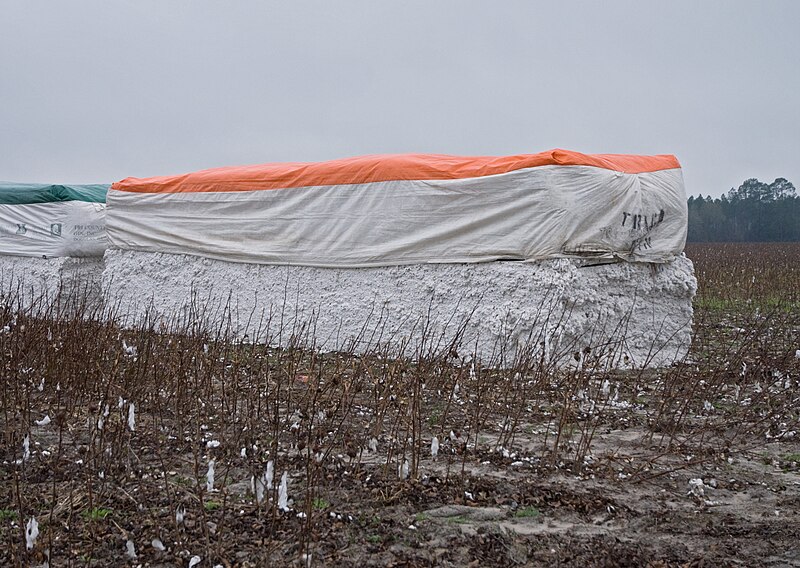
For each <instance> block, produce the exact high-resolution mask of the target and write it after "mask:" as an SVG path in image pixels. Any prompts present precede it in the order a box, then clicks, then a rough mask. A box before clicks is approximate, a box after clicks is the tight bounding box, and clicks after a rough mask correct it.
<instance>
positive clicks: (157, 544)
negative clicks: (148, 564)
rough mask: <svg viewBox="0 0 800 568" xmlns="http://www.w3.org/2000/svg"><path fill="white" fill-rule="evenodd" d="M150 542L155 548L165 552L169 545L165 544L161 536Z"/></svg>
mask: <svg viewBox="0 0 800 568" xmlns="http://www.w3.org/2000/svg"><path fill="white" fill-rule="evenodd" d="M150 544H151V545H153V548H155V549H156V550H158V551H159V552H164V551H165V550H166V549H167V547H166V546H164V543H163V542H161V539H159V538H154V539H153V542H151V543H150Z"/></svg>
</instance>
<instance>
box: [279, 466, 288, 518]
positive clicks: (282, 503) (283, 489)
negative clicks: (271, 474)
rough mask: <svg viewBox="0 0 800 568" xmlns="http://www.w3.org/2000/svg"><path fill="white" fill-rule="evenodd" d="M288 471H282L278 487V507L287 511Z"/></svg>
mask: <svg viewBox="0 0 800 568" xmlns="http://www.w3.org/2000/svg"><path fill="white" fill-rule="evenodd" d="M288 485H289V472H287V471H284V472H283V475H282V476H281V485H280V487H278V509H280V510H281V511H284V512H288V511H289V488H288Z"/></svg>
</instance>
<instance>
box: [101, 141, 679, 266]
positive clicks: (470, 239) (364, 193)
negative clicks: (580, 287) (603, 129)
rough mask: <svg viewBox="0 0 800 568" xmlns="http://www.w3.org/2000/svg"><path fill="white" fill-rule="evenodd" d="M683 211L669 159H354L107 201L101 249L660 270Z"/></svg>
mask: <svg viewBox="0 0 800 568" xmlns="http://www.w3.org/2000/svg"><path fill="white" fill-rule="evenodd" d="M686 229H687V209H686V195H685V191H684V186H683V177H682V174H681V170H680V165H679V164H678V161H677V160H676V159H675V158H674V157H673V156H622V155H593V156H589V155H584V154H579V153H576V152H569V151H564V150H553V151H550V152H544V153H540V154H526V155H518V156H507V157H500V158H494V157H481V158H467V157H456V156H438V155H397V156H367V157H360V158H351V159H346V160H336V161H332V162H320V163H316V164H266V165H262V166H245V167H234V168H220V169H215V170H206V171H203V172H197V173H194V174H187V175H183V176H175V177H162V178H150V179H143V180H140V179H134V178H128V179H126V180H123V181H121V182H117V183H115V184H114V185H113V186H112V188H111V190H110V191H109V194H108V219H107V231H108V237H109V241H110V243H111V245H112V246H114V247H117V248H121V249H128V250H138V251H148V252H168V253H183V254H192V255H198V256H205V257H209V258H216V259H221V260H228V261H237V262H251V263H264V264H285V265H307V266H319V267H369V266H390V265H402V264H423V263H462V262H486V261H494V260H521V261H534V260H543V259H550V258H570V257H581V258H592V259H600V260H602V259H606V260H607V259H618V260H627V261H644V262H668V261H671V260H673V259H674V258H676V257H677V256H678V255H679V254H680V253H681V252H682V250H683V247H684V244H685V240H686Z"/></svg>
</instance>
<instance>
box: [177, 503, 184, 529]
mask: <svg viewBox="0 0 800 568" xmlns="http://www.w3.org/2000/svg"><path fill="white" fill-rule="evenodd" d="M185 517H186V507H184V506H183V505H178V508H177V509H175V522H176V523H177V524H179V525H182V524H183V519H184V518H185Z"/></svg>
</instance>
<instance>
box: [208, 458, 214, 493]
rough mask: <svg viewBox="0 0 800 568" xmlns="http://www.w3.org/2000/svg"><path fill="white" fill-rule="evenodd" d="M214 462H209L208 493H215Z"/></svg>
mask: <svg viewBox="0 0 800 568" xmlns="http://www.w3.org/2000/svg"><path fill="white" fill-rule="evenodd" d="M214 465H215V463H214V460H209V461H208V471H207V472H206V491H208V492H209V493H211V492H212V491H214Z"/></svg>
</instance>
